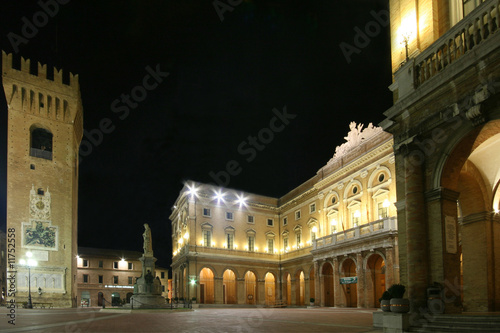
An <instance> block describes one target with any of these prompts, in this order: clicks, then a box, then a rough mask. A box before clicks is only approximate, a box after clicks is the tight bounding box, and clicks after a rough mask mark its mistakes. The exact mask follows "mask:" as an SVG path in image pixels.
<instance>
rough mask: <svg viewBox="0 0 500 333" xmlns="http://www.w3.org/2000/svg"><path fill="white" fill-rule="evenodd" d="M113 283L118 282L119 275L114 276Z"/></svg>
mask: <svg viewBox="0 0 500 333" xmlns="http://www.w3.org/2000/svg"><path fill="white" fill-rule="evenodd" d="M113 283H114V284H118V276H116V275H115V276H113Z"/></svg>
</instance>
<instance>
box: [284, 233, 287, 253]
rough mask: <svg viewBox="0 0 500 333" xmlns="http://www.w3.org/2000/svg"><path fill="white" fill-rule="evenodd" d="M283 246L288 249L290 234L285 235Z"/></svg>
mask: <svg viewBox="0 0 500 333" xmlns="http://www.w3.org/2000/svg"><path fill="white" fill-rule="evenodd" d="M283 248H284V249H285V250H287V249H288V235H287V236H283Z"/></svg>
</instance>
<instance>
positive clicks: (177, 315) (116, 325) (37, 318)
mask: <svg viewBox="0 0 500 333" xmlns="http://www.w3.org/2000/svg"><path fill="white" fill-rule="evenodd" d="M373 311H375V310H374V309H345V308H343V309H334V308H314V309H305V308H281V309H270V308H202V309H195V310H193V311H176V310H136V311H133V312H132V313H131V312H130V311H126V310H113V309H107V310H106V311H101V310H100V309H98V308H90V309H89V308H85V309H81V308H80V309H32V310H28V309H16V321H15V323H16V325H11V324H9V323H8V320H9V318H8V311H7V309H6V308H1V310H0V313H1V314H2V321H1V323H0V331H1V332H178V333H181V332H186V333H187V332H189V333H198V332H199V333H202V332H203V333H205V332H208V333H210V332H214V333H215V332H373V333H375V332H382V330H377V329H374V328H373V327H372V312H373Z"/></svg>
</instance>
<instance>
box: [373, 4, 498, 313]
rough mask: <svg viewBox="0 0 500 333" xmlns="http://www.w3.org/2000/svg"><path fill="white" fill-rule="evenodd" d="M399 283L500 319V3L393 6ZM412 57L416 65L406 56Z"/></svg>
mask: <svg viewBox="0 0 500 333" xmlns="http://www.w3.org/2000/svg"><path fill="white" fill-rule="evenodd" d="M390 20H391V24H390V27H391V41H392V44H391V56H392V71H393V78H394V81H393V84H392V85H391V86H390V89H391V90H392V91H393V93H394V105H393V106H392V107H391V108H390V109H388V110H387V111H386V112H385V113H384V115H385V116H386V119H385V120H384V121H383V122H382V123H381V124H380V125H381V126H382V127H383V129H384V130H385V131H387V132H389V133H392V134H393V136H394V155H395V159H396V163H395V165H396V177H395V181H396V188H397V200H396V206H397V210H398V215H397V216H398V231H399V234H398V235H399V262H400V279H401V282H402V283H403V284H405V285H406V286H407V297H408V298H409V299H410V301H411V308H412V312H417V313H418V312H422V309H424V308H425V307H426V302H427V295H426V291H427V290H426V289H427V288H428V287H429V286H430V285H432V284H434V283H437V284H439V285H441V286H442V288H443V290H444V295H443V296H445V297H444V298H443V302H444V303H443V305H444V311H445V313H461V312H486V311H492V312H493V311H500V260H499V258H500V214H499V212H500V210H499V209H500V208H499V205H500V186H499V185H500V94H499V92H500V33H499V31H500V2H499V1H498V0H487V1H484V0H467V1H466V0H463V1H462V0H450V1H442V0H440V1H436V0H390ZM407 55H408V56H407Z"/></svg>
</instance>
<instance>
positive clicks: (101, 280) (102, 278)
mask: <svg viewBox="0 0 500 333" xmlns="http://www.w3.org/2000/svg"><path fill="white" fill-rule="evenodd" d="M103 281H104V277H103V276H102V275H99V283H103Z"/></svg>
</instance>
